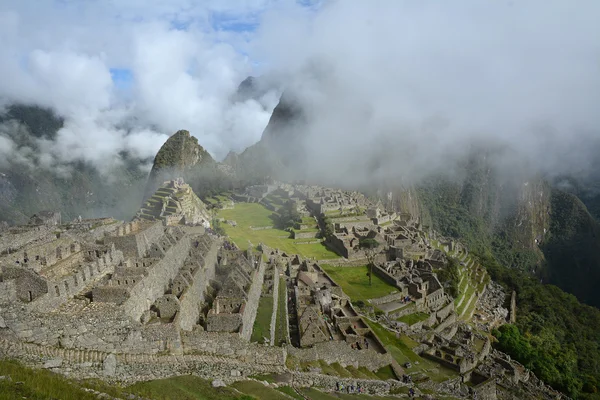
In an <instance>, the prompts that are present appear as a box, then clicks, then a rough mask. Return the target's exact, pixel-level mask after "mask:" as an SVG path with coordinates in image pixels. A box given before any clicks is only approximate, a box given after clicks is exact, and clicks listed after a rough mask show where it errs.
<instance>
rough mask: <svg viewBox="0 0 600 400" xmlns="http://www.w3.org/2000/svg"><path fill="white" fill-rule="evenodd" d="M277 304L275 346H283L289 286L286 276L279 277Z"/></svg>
mask: <svg viewBox="0 0 600 400" xmlns="http://www.w3.org/2000/svg"><path fill="white" fill-rule="evenodd" d="M277 303H278V305H277V322H276V324H275V346H281V345H283V344H284V343H285V340H286V328H287V324H288V321H287V318H286V313H285V311H286V307H287V288H286V282H285V278H284V277H280V278H279V297H278V302H277Z"/></svg>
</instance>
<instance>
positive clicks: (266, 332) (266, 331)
mask: <svg viewBox="0 0 600 400" xmlns="http://www.w3.org/2000/svg"><path fill="white" fill-rule="evenodd" d="M272 314H273V297H272V296H264V297H261V298H260V301H259V303H258V311H257V312H256V319H255V320H254V327H253V328H252V337H251V338H250V340H252V341H253V342H258V343H263V341H264V338H267V340H270V339H271V315H272Z"/></svg>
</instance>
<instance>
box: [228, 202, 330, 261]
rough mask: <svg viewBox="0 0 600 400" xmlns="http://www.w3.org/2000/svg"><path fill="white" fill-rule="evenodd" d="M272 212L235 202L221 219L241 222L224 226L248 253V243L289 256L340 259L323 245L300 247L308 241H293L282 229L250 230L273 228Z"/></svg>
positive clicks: (256, 204) (262, 207)
mask: <svg viewBox="0 0 600 400" xmlns="http://www.w3.org/2000/svg"><path fill="white" fill-rule="evenodd" d="M271 214H273V212H272V211H270V210H268V209H267V208H265V207H264V206H262V205H261V204H258V203H235V207H234V208H233V209H230V210H219V213H218V216H219V217H220V218H225V219H227V220H233V221H235V222H236V223H237V226H236V227H233V226H231V225H229V224H223V227H224V228H225V233H226V234H227V236H229V237H230V239H231V240H232V241H233V242H234V243H235V244H236V245H237V246H238V247H239V248H240V249H243V250H246V249H247V248H248V246H249V243H248V241H251V242H252V244H253V245H255V246H256V245H257V244H259V243H264V244H266V245H267V246H269V247H272V248H277V249H280V250H282V251H284V252H286V253H288V254H300V255H301V256H303V257H308V258H316V259H317V260H326V259H334V258H339V256H338V255H337V254H335V253H334V252H333V251H331V250H329V249H328V248H327V247H325V245H324V244H322V243H312V244H300V243H302V242H306V241H307V239H297V240H294V239H291V238H290V233H289V232H286V231H284V230H281V229H275V228H270V229H261V230H252V229H250V227H265V226H272V225H273V220H272V219H271V218H270V216H271Z"/></svg>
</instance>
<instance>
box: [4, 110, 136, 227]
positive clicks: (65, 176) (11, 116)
mask: <svg viewBox="0 0 600 400" xmlns="http://www.w3.org/2000/svg"><path fill="white" fill-rule="evenodd" d="M0 127H1V129H0V155H1V156H2V157H1V158H2V159H1V160H0V220H4V221H7V222H9V223H11V224H20V223H25V222H27V220H28V218H29V216H31V215H32V214H34V213H36V212H38V211H40V210H44V209H56V210H60V211H61V212H62V215H63V219H64V220H68V219H74V218H76V217H77V216H79V215H81V216H82V217H86V218H87V217H89V218H92V217H98V216H105V215H112V216H114V217H117V218H122V219H129V218H131V216H132V215H133V214H135V211H136V210H137V208H138V207H139V201H140V199H141V197H142V194H143V188H144V184H145V178H146V174H147V173H146V172H145V171H144V170H143V169H140V167H141V164H142V163H141V162H140V160H137V159H134V158H132V157H130V156H129V155H127V154H122V155H121V156H122V157H121V159H122V160H123V164H120V165H115V166H114V167H113V171H112V172H111V170H110V168H108V169H107V171H106V173H104V174H100V173H99V172H98V170H97V169H96V168H94V167H93V166H90V165H88V164H86V163H83V162H72V163H66V164H63V165H61V166H60V167H57V168H54V167H48V166H46V165H45V164H44V163H43V162H42V161H43V160H41V159H40V155H41V154H43V152H42V151H41V150H42V146H44V145H46V144H47V143H48V141H52V140H53V139H54V138H55V137H56V135H57V132H58V131H59V130H60V129H61V128H62V127H63V120H62V118H60V117H58V116H56V115H55V114H54V113H53V112H52V111H51V110H47V109H43V108H39V107H36V106H27V105H13V106H10V107H8V109H7V110H6V112H5V113H4V114H2V115H1V116H0ZM3 143H4V146H6V147H5V150H7V153H5V154H4V153H2V145H3Z"/></svg>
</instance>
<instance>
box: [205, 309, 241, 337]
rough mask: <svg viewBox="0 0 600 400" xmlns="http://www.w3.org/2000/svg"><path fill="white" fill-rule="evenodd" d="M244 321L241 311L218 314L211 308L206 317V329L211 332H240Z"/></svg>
mask: <svg viewBox="0 0 600 400" xmlns="http://www.w3.org/2000/svg"><path fill="white" fill-rule="evenodd" d="M242 321H243V319H242V314H240V313H233V314H227V313H218V314H216V313H213V310H211V312H209V314H208V316H207V318H206V330H207V331H209V332H238V331H239V330H240V326H241V325H242Z"/></svg>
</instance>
